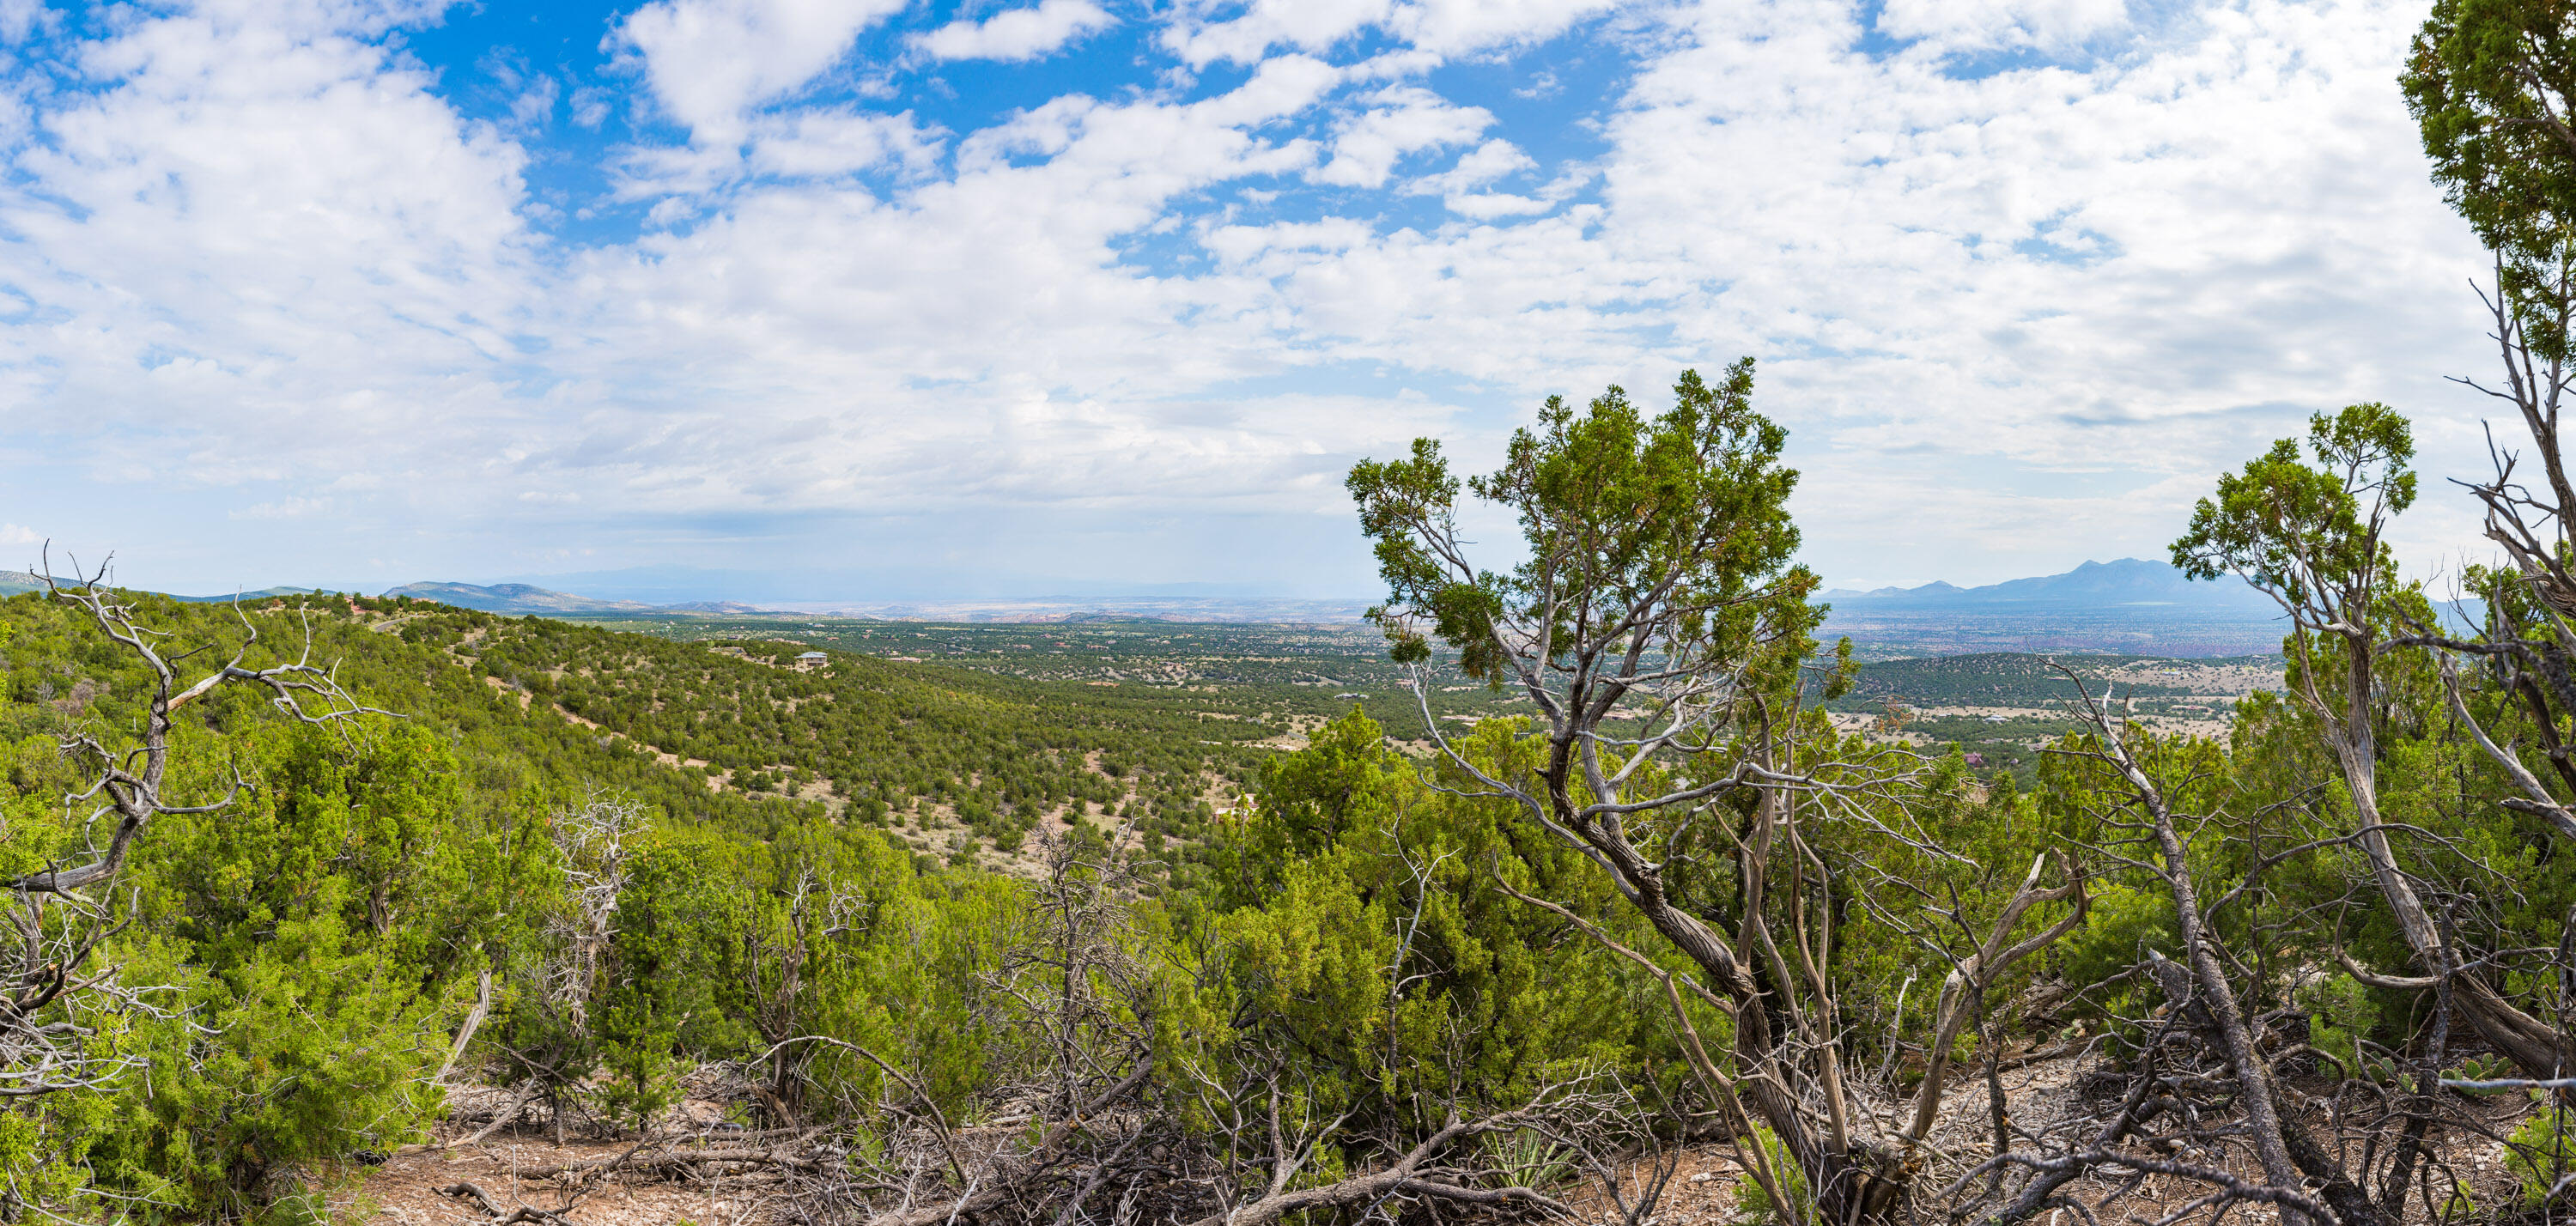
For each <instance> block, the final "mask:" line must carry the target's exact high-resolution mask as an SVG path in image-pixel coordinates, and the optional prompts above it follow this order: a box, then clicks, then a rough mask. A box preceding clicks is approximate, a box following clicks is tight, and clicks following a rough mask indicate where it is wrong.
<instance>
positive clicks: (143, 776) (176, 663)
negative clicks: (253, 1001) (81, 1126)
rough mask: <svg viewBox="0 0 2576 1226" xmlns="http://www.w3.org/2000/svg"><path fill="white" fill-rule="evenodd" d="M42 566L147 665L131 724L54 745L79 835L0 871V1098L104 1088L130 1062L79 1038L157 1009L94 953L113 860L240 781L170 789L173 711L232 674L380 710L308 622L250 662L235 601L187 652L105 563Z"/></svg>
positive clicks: (295, 707)
mask: <svg viewBox="0 0 2576 1226" xmlns="http://www.w3.org/2000/svg"><path fill="white" fill-rule="evenodd" d="M51 571H52V567H51V565H50V560H48V563H47V564H46V565H44V566H42V567H40V568H39V572H38V573H40V574H43V575H45V577H46V578H45V582H46V590H47V594H48V596H49V597H50V598H51V599H54V600H59V601H63V602H66V603H68V604H70V605H72V606H74V607H75V608H77V609H79V610H80V612H81V613H82V614H83V615H85V616H86V618H87V620H88V621H89V622H90V624H91V625H92V626H94V627H95V628H96V629H97V630H98V631H99V632H100V633H102V634H104V635H105V636H107V638H108V639H110V640H111V641H113V642H115V643H116V644H117V645H118V646H120V647H122V648H123V649H124V650H125V651H126V652H127V653H128V654H130V655H131V656H132V657H133V658H134V659H136V660H137V661H139V662H140V663H141V664H142V665H143V666H144V668H145V669H146V670H148V672H149V673H150V678H151V679H150V682H149V689H148V692H147V694H146V697H145V702H144V711H143V722H142V725H141V727H139V728H137V729H135V730H133V731H132V732H131V733H129V734H126V735H122V736H120V735H111V734H107V733H103V732H93V731H89V730H76V731H73V732H70V733H68V734H67V735H65V736H64V738H63V740H62V742H61V750H62V753H63V756H64V757H65V758H66V759H67V760H69V761H70V762H71V763H73V765H74V767H75V768H76V769H77V770H79V771H80V772H81V773H82V774H83V775H85V776H86V777H87V778H88V780H89V783H88V785H87V786H86V787H84V788H82V789H80V790H79V791H76V792H73V793H70V794H68V795H66V796H65V797H64V798H63V806H64V809H65V810H66V811H67V813H68V814H70V815H71V816H72V817H73V818H74V820H76V821H78V823H79V829H80V830H81V832H82V836H83V842H82V846H81V847H80V848H79V849H78V850H77V851H76V852H73V853H71V854H69V855H67V856H63V857H60V858H56V859H53V860H50V861H48V862H47V863H46V864H45V865H44V866H43V867H42V868H40V869H37V870H35V871H33V872H28V873H23V874H20V875H19V876H18V877H16V878H14V879H12V880H10V881H8V882H7V883H6V887H5V888H6V889H7V890H8V892H9V895H10V899H9V903H8V910H9V921H10V925H9V928H10V931H9V934H8V936H7V937H6V938H5V939H0V1099H18V1098H34V1097H41V1096H45V1095H52V1094H62V1093H67V1092H74V1091H104V1090H106V1089H109V1088H110V1087H112V1086H114V1085H115V1084H116V1083H117V1082H119V1081H120V1080H121V1079H122V1078H123V1077H125V1076H126V1075H127V1074H129V1073H130V1072H132V1071H134V1070H135V1069H136V1068H137V1067H138V1066H139V1065H140V1063H141V1062H140V1060H139V1059H137V1058H135V1057H131V1056H119V1055H115V1054H112V1053H110V1052H108V1051H104V1050H101V1049H99V1048H97V1047H94V1046H92V1044H91V1042H90V1040H91V1038H92V1036H93V1035H94V1034H96V1033H97V1031H98V1029H99V1028H100V1024H101V1023H102V1022H103V1021H104V1020H105V1019H107V1018H109V1017H111V1016H113V1015H116V1014H132V1013H144V1014H157V1013H159V1012H160V1007H159V1006H158V1005H157V1004H156V1003H155V1001H154V997H155V996H157V995H159V994H160V993H161V992H163V991H166V989H159V988H154V987H151V986H149V985H142V984H134V983H129V982H126V981H125V979H124V975H123V968H121V967H120V966H118V965H115V964H113V963H112V962H109V961H107V960H106V951H107V950H108V949H109V948H111V943H112V942H113V941H114V940H115V939H116V938H117V936H118V935H119V934H120V933H122V932H123V931H124V930H125V928H126V926H127V924H128V923H129V922H131V912H130V910H129V907H130V902H131V900H130V899H128V900H126V901H125V904H123V905H121V904H120V900H119V895H118V886H119V884H120V882H121V880H122V878H123V875H124V871H125V867H126V864H127V862H128V860H129V859H130V857H131V856H132V854H133V852H134V849H135V847H136V846H137V845H138V844H139V843H140V842H141V841H142V840H143V839H144V838H145V837H147V835H148V834H149V833H150V831H151V828H152V825H153V823H154V821H155V820H156V819H158V818H160V817H162V816H164V815H172V814H185V815H195V816H210V815H219V814H221V813H222V812H223V810H224V809H225V807H226V806H227V805H229V804H230V803H231V802H232V801H233V800H234V799H235V798H236V797H237V796H239V795H240V794H241V793H242V792H243V791H244V790H247V789H248V788H250V787H251V786H252V785H251V784H250V783H248V782H246V781H244V780H242V779H240V778H238V777H236V778H235V779H234V780H233V782H232V784H231V785H230V787H228V788H227V789H226V790H225V791H224V793H223V795H221V796H219V797H216V798H214V799H212V800H209V801H206V802H205V803H200V804H181V803H177V802H176V801H175V800H174V798H173V797H172V796H171V794H170V793H171V788H172V786H173V785H172V782H171V779H170V767H171V758H172V751H171V745H170V740H171V734H172V732H173V731H174V730H175V729H176V728H177V727H178V725H179V721H180V719H181V718H182V717H181V712H183V711H185V710H186V709H187V708H189V707H190V706H191V705H193V704H196V703H199V702H202V701H205V700H207V699H208V698H209V696H211V695H213V694H215V693H216V692H218V691H219V690H223V689H225V688H227V687H238V688H246V689H250V690H253V691H257V692H260V693H262V694H264V695H265V696H266V697H267V698H268V700H269V703H270V705H272V706H273V707H275V708H276V709H277V710H278V711H280V712H282V713H283V714H285V715H286V716H287V717H289V718H292V719H295V720H299V721H301V722H304V723H308V724H337V723H340V722H343V721H347V720H350V719H353V718H355V717H357V716H358V715H360V714H383V712H377V711H373V709H371V708H368V707H364V706H361V705H360V704H359V703H358V702H356V701H355V700H354V699H352V698H350V696H349V695H348V693H347V692H346V691H344V690H343V689H342V688H341V687H340V685H339V683H338V682H337V681H336V680H334V679H333V677H332V675H331V672H330V670H328V669H326V668H324V667H321V666H319V665H316V664H314V663H313V662H312V645H313V643H312V627H311V626H310V624H307V625H306V626H305V627H304V638H303V650H302V651H301V653H300V654H298V655H297V657H296V658H295V659H294V660H292V661H291V662H276V661H272V662H268V663H265V664H262V663H258V662H256V661H255V655H256V653H257V647H258V644H259V641H260V631H259V627H258V625H257V624H255V623H254V622H253V621H252V620H251V619H250V617H249V616H248V615H247V614H245V613H243V612H242V611H241V609H240V608H239V606H238V605H236V606H235V609H234V615H235V618H236V619H237V621H238V622H239V625H240V629H241V640H240V642H239V643H238V644H236V645H235V646H234V647H233V649H232V651H231V652H230V654H229V655H227V656H225V657H223V658H222V662H221V663H219V664H213V665H204V664H196V663H193V662H194V661H195V660H196V659H197V657H199V656H201V655H205V654H207V653H208V652H209V651H210V650H211V649H212V645H211V644H200V645H197V646H193V647H187V648H181V649H175V650H174V649H173V646H172V641H171V635H170V634H169V633H168V632H166V631H163V630H160V629H157V628H154V627H153V626H151V625H149V624H147V622H146V621H145V619H144V617H143V615H142V614H141V613H140V612H139V611H138V610H137V609H136V608H135V607H134V606H133V605H132V604H130V603H128V601H127V599H126V597H125V595H124V593H121V592H118V591H116V590H115V589H113V588H111V587H109V586H108V585H107V570H106V567H105V566H102V567H101V568H100V569H99V570H98V571H97V572H96V573H92V574H88V575H86V576H76V577H75V578H74V579H73V580H71V581H68V582H65V581H61V580H57V579H55V578H54V577H53V576H52V574H51ZM84 811H85V812H84ZM102 827H103V828H104V830H103V833H104V838H103V839H102V837H101V835H102ZM0 1196H5V1198H6V1199H7V1201H8V1203H10V1204H12V1205H16V1204H18V1203H19V1201H18V1193H17V1191H16V1189H14V1188H9V1189H5V1190H0Z"/></svg>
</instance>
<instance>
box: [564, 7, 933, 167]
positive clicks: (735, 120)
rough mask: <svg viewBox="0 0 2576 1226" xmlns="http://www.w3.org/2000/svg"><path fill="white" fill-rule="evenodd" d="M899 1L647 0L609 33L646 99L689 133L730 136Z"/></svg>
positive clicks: (836, 57) (834, 59) (833, 59)
mask: <svg viewBox="0 0 2576 1226" xmlns="http://www.w3.org/2000/svg"><path fill="white" fill-rule="evenodd" d="M903 7H904V0H654V3H651V4H648V5H645V6H644V7H643V8H640V9H637V10H636V11H635V12H634V13H633V14H632V15H631V16H629V17H627V19H626V20H625V21H624V22H623V23H621V24H620V25H619V26H618V28H617V33H616V35H615V37H616V38H617V39H619V40H620V41H622V43H623V44H624V45H626V46H628V47H631V48H632V49H633V50H634V52H635V53H636V55H637V56H639V57H640V58H641V60H642V61H643V70H644V77H645V80H646V81H647V82H649V83H650V85H651V87H652V90H653V94H654V97H655V98H657V99H658V100H660V102H661V105H662V108H663V110H664V111H666V112H668V113H669V114H670V116H671V118H672V119H674V120H676V121H678V122H679V124H680V125H681V126H683V127H685V128H688V129H689V130H690V131H691V133H692V134H694V135H695V136H696V137H697V138H698V139H700V140H704V141H710V142H722V141H727V140H732V139H735V138H736V137H737V136H738V135H739V134H740V131H741V128H742V125H743V123H744V115H745V112H747V111H749V110H750V109H751V108H752V107H754V106H757V105H759V104H761V103H765V102H770V101H773V100H775V99H777V98H780V97H782V96H784V95H787V94H789V93H792V92H794V91H796V90H797V89H799V88H802V87H803V86H804V85H805V84H806V83H807V82H809V81H812V80H813V79H814V78H815V77H816V76H818V75H821V74H822V73H823V72H824V70H826V69H828V68H830V67H831V66H832V65H834V64H835V63H838V62H839V61H840V59H841V57H842V56H844V55H846V54H847V53H848V51H849V47H850V41H851V40H852V39H853V38H855V37H857V35H858V33H859V32H860V31H861V30H864V29H867V28H868V27H870V26H872V25H875V24H876V23H877V22H880V21H883V20H884V19H886V18H887V17H890V16H892V15H894V14H895V13H898V12H901V11H902V10H903Z"/></svg>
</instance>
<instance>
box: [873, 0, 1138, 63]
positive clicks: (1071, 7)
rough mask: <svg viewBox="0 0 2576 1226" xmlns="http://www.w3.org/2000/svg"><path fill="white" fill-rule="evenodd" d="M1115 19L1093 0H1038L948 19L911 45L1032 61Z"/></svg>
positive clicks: (948, 55)
mask: <svg viewBox="0 0 2576 1226" xmlns="http://www.w3.org/2000/svg"><path fill="white" fill-rule="evenodd" d="M1116 24H1118V22H1117V19H1116V18H1114V17H1111V16H1110V15H1109V12H1108V10H1106V9H1103V8H1101V7H1100V6H1099V5H1097V4H1094V3H1092V2H1091V0H1041V2H1040V3H1039V4H1037V5H1036V6H1035V7H1032V8H1019V9H1010V10H1007V11H1004V12H1000V13H995V14H994V15H992V16H990V17H987V18H985V19H984V20H982V21H952V22H950V23H948V24H947V25H944V26H941V27H939V28H938V29H936V30H931V31H928V32H926V33H923V34H918V35H915V36H914V37H913V40H912V45H913V46H915V47H917V48H919V49H920V50H921V52H922V54H924V55H927V56H929V57H930V58H932V59H935V60H1033V59H1036V58H1038V57H1039V56H1042V55H1047V54H1051V53H1053V52H1055V51H1056V50H1058V49H1060V48H1062V47H1063V46H1064V45H1065V44H1067V43H1070V42H1072V41H1074V40H1075V39H1078V38H1081V37H1082V36H1083V35H1086V34H1091V33H1096V32H1098V31H1101V30H1106V29H1108V28H1109V27H1111V26H1113V25H1116Z"/></svg>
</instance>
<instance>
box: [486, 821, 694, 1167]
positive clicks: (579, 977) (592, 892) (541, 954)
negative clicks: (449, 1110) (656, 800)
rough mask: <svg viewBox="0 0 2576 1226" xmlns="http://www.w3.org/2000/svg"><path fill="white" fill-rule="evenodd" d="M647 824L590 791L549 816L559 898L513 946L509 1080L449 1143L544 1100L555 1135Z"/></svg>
mask: <svg viewBox="0 0 2576 1226" xmlns="http://www.w3.org/2000/svg"><path fill="white" fill-rule="evenodd" d="M648 825H650V819H649V818H648V817H647V815H646V814H645V812H644V809H643V807H642V806H640V805H638V804H636V803H635V802H633V801H631V800H625V799H620V798H616V797H611V796H603V795H597V794H594V795H591V796H589V797H587V798H586V799H584V800H583V801H582V803H580V804H577V805H573V806H571V807H568V808H566V809H564V810H562V811H561V812H558V813H556V814H554V815H553V816H552V818H551V819H550V820H549V822H548V824H547V833H548V834H549V835H550V836H551V837H552V839H553V842H554V845H555V852H556V855H557V856H558V858H559V861H560V864H561V871H562V874H563V896H562V898H561V899H560V900H558V904H557V908H556V910H555V911H554V912H553V913H552V914H550V915H548V916H547V918H546V922H545V928H544V932H543V935H542V939H541V940H540V941H539V942H538V944H537V945H536V947H535V948H532V949H527V950H522V951H520V952H519V965H518V966H516V967H515V968H513V973H514V974H515V975H516V976H517V977H518V978H520V979H522V980H525V981H527V982H526V983H525V985H524V988H523V990H522V994H521V996H520V1000H519V1003H518V1004H517V1005H516V1007H515V1008H514V1010H513V1012H514V1014H515V1016H514V1017H513V1018H512V1019H511V1022H512V1024H511V1027H510V1030H511V1033H510V1036H509V1037H508V1038H505V1039H504V1040H502V1041H501V1042H500V1043H499V1044H498V1047H499V1049H500V1053H501V1055H502V1057H503V1059H504V1060H505V1061H506V1062H507V1067H506V1068H505V1069H504V1070H503V1076H504V1077H505V1078H506V1080H507V1081H508V1082H510V1083H515V1084H516V1085H517V1087H518V1089H517V1092H516V1093H514V1094H513V1095H512V1096H511V1097H510V1099H509V1101H508V1103H507V1105H505V1106H503V1107H502V1108H501V1111H500V1113H499V1114H498V1115H496V1116H495V1117H494V1118H493V1119H492V1121H491V1123H490V1124H489V1125H488V1126H486V1127H485V1128H483V1129H482V1130H481V1131H479V1132H476V1133H474V1134H473V1135H471V1136H467V1137H462V1138H459V1139H457V1140H455V1141H451V1142H449V1146H450V1147H451V1148H453V1147H455V1146H459V1145H473V1144H478V1143H480V1142H481V1141H482V1140H483V1139H484V1138H486V1137H489V1136H491V1135H492V1134H493V1133H495V1132H498V1131H500V1130H501V1129H503V1128H506V1127H508V1126H509V1125H510V1124H511V1123H512V1122H513V1121H515V1120H517V1119H518V1117H519V1114H520V1112H521V1111H523V1110H525V1109H526V1108H527V1106H528V1105H529V1104H530V1103H531V1102H533V1101H535V1100H537V1099H539V1098H543V1099H544V1100H545V1102H546V1109H547V1116H548V1119H549V1121H550V1122H551V1124H552V1126H553V1128H554V1135H555V1143H556V1144H558V1145H560V1144H562V1143H563V1140H564V1122H565V1119H566V1117H567V1114H568V1112H567V1108H568V1107H569V1106H571V1105H574V1104H575V1103H577V1102H578V1101H579V1099H580V1095H581V1093H582V1086H583V1084H584V1079H586V1078H587V1077H588V1076H589V1075H590V1071H591V1067H592V1062H593V1060H594V1058H595V1057H594V1055H593V1049H592V1046H591V1035H590V1002H591V999H592V997H593V996H594V995H595V994H596V993H597V991H598V988H599V971H600V966H601V963H602V961H603V960H604V959H606V958H607V956H608V946H609V942H610V940H611V939H612V938H613V937H614V935H615V925H616V922H617V905H618V902H619V899H620V897H621V896H622V895H623V894H624V892H625V888H626V873H627V869H628V867H629V863H630V862H631V861H632V860H633V859H634V848H633V847H631V846H629V843H630V842H631V841H632V840H633V839H634V838H635V837H636V836H637V835H639V834H641V833H643V831H644V830H645V829H646V827H647V826H648Z"/></svg>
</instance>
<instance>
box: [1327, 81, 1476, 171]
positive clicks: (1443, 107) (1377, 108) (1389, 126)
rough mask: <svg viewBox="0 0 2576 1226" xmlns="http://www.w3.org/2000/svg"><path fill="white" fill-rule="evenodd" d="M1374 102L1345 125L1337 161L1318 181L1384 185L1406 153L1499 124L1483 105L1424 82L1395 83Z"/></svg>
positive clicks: (1337, 139) (1452, 142) (1335, 151)
mask: <svg viewBox="0 0 2576 1226" xmlns="http://www.w3.org/2000/svg"><path fill="white" fill-rule="evenodd" d="M1368 101H1369V104H1370V105H1369V109H1367V110H1365V111H1362V112H1360V113H1359V114H1358V115H1355V116H1353V117H1351V118H1350V119H1349V120H1348V121H1346V122H1344V123H1343V124H1342V126H1341V130H1340V131H1339V132H1338V133H1337V134H1336V135H1335V137H1334V139H1333V160H1332V161H1329V162H1326V163H1325V164H1324V165H1323V166H1321V167H1318V168H1317V169H1316V170H1315V172H1314V174H1313V176H1312V177H1313V178H1314V180H1315V181H1316V182H1318V183H1329V184H1332V185H1334V186H1337V187H1380V186H1383V185H1384V184H1385V183H1386V180H1387V176H1388V175H1389V174H1392V173H1393V172H1394V170H1395V164H1396V162H1397V161H1398V160H1400V159H1401V158H1403V157H1404V155H1406V154H1408V153H1415V152H1419V151H1421V150H1424V149H1437V148H1441V147H1443V146H1448V145H1461V144H1465V143H1467V142H1468V141H1471V140H1474V139H1476V137H1478V136H1479V135H1482V134H1483V133H1484V131H1485V129H1487V128H1490V127H1492V126H1493V124H1494V116H1493V113H1492V112H1490V111H1487V110H1485V109H1484V108H1483V107H1475V106H1457V105H1454V104H1452V103H1450V102H1449V101H1448V100H1447V99H1445V98H1442V97H1441V96H1439V95H1438V94H1435V93H1432V92H1431V91H1429V90H1427V89H1422V88H1420V87H1418V86H1409V85H1391V86H1388V87H1386V88H1385V89H1382V90H1379V91H1378V92H1377V93H1376V94H1374V95H1372V96H1371V97H1370V98H1369V99H1368Z"/></svg>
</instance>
